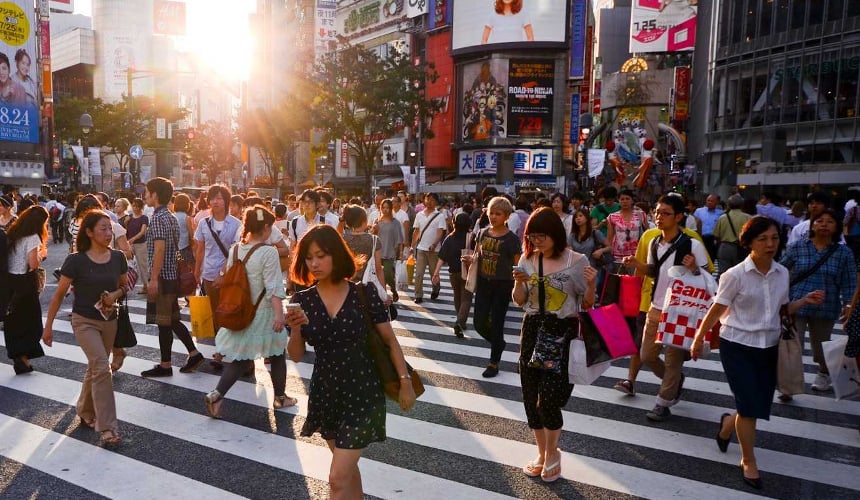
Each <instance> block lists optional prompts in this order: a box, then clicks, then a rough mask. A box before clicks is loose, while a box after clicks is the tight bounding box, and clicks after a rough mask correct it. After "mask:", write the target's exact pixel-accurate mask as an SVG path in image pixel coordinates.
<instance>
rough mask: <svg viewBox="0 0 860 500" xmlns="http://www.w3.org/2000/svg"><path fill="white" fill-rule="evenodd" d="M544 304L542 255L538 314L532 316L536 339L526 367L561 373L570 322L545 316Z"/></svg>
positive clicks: (539, 273) (539, 272)
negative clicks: (536, 325) (535, 325)
mask: <svg viewBox="0 0 860 500" xmlns="http://www.w3.org/2000/svg"><path fill="white" fill-rule="evenodd" d="M545 303H546V288H545V285H544V276H543V254H540V255H539V256H538V307H539V308H540V309H539V311H540V312H539V313H538V314H536V315H534V316H533V318H534V320H535V321H536V322H537V324H538V327H537V338H536V339H535V346H534V349H533V350H532V355H531V357H530V358H529V360H528V362H526V366H527V367H528V368H535V369H538V370H546V371H548V372H551V373H561V368H562V364H563V359H564V348H565V339H566V338H570V335H569V332H570V321H569V320H567V319H563V318H559V317H558V316H556V315H554V314H547V313H546V309H545V305H544V304H545Z"/></svg>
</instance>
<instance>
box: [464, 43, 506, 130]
mask: <svg viewBox="0 0 860 500" xmlns="http://www.w3.org/2000/svg"><path fill="white" fill-rule="evenodd" d="M462 82H463V84H462V89H463V100H462V103H463V108H462V112H461V116H462V122H461V123H462V127H461V133H460V139H462V140H471V139H475V140H483V139H490V138H492V137H507V132H508V129H507V118H508V113H507V110H508V60H507V59H488V60H485V61H481V62H475V63H471V64H466V65H464V66H463V80H462Z"/></svg>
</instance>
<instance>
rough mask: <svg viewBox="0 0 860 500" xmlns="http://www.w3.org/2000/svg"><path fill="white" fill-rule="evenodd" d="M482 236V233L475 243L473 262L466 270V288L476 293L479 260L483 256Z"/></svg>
mask: <svg viewBox="0 0 860 500" xmlns="http://www.w3.org/2000/svg"><path fill="white" fill-rule="evenodd" d="M485 231H486V229H485ZM481 237H482V235H480V234H479V235H478V241H477V243H476V244H475V253H474V254H472V263H471V264H469V270H468V271H466V284H465V288H466V290H467V291H469V292H472V293H475V289H476V288H477V287H478V261H479V260H480V258H481V239H482V238H481Z"/></svg>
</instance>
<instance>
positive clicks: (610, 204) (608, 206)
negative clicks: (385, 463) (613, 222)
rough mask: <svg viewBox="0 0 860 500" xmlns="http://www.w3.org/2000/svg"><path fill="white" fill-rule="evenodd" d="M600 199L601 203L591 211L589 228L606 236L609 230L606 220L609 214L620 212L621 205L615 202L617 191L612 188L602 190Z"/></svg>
mask: <svg viewBox="0 0 860 500" xmlns="http://www.w3.org/2000/svg"><path fill="white" fill-rule="evenodd" d="M600 197H601V198H602V199H603V201H602V202H600V203H598V204H597V205H595V207H594V208H592V209H591V227H592V229H599V230H600V232H601V233H603V236H606V233H607V231H608V230H609V224H608V223H607V220H608V219H609V216H610V215H611V214H614V213H615V212H617V211H619V210H621V205H619V204H618V202H617V201H615V200H616V199H617V198H618V190H617V189H615V188H614V187H612V186H606V187H605V188H603V189H602V190H601V191H600Z"/></svg>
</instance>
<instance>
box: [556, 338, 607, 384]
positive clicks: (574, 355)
mask: <svg viewBox="0 0 860 500" xmlns="http://www.w3.org/2000/svg"><path fill="white" fill-rule="evenodd" d="M587 361H588V360H587V359H586V355H585V342H584V341H583V340H582V339H579V338H576V339H573V340H571V341H570V359H569V360H568V362H567V380H568V381H569V382H570V383H571V384H582V385H591V384H592V383H594V381H595V380H597V378H598V377H600V376H601V375H603V373H604V372H605V371H606V370H608V369H609V365H610V364H611V363H612V362H611V361H604V362H602V363H595V364H593V365H591V366H588V362H587Z"/></svg>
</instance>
